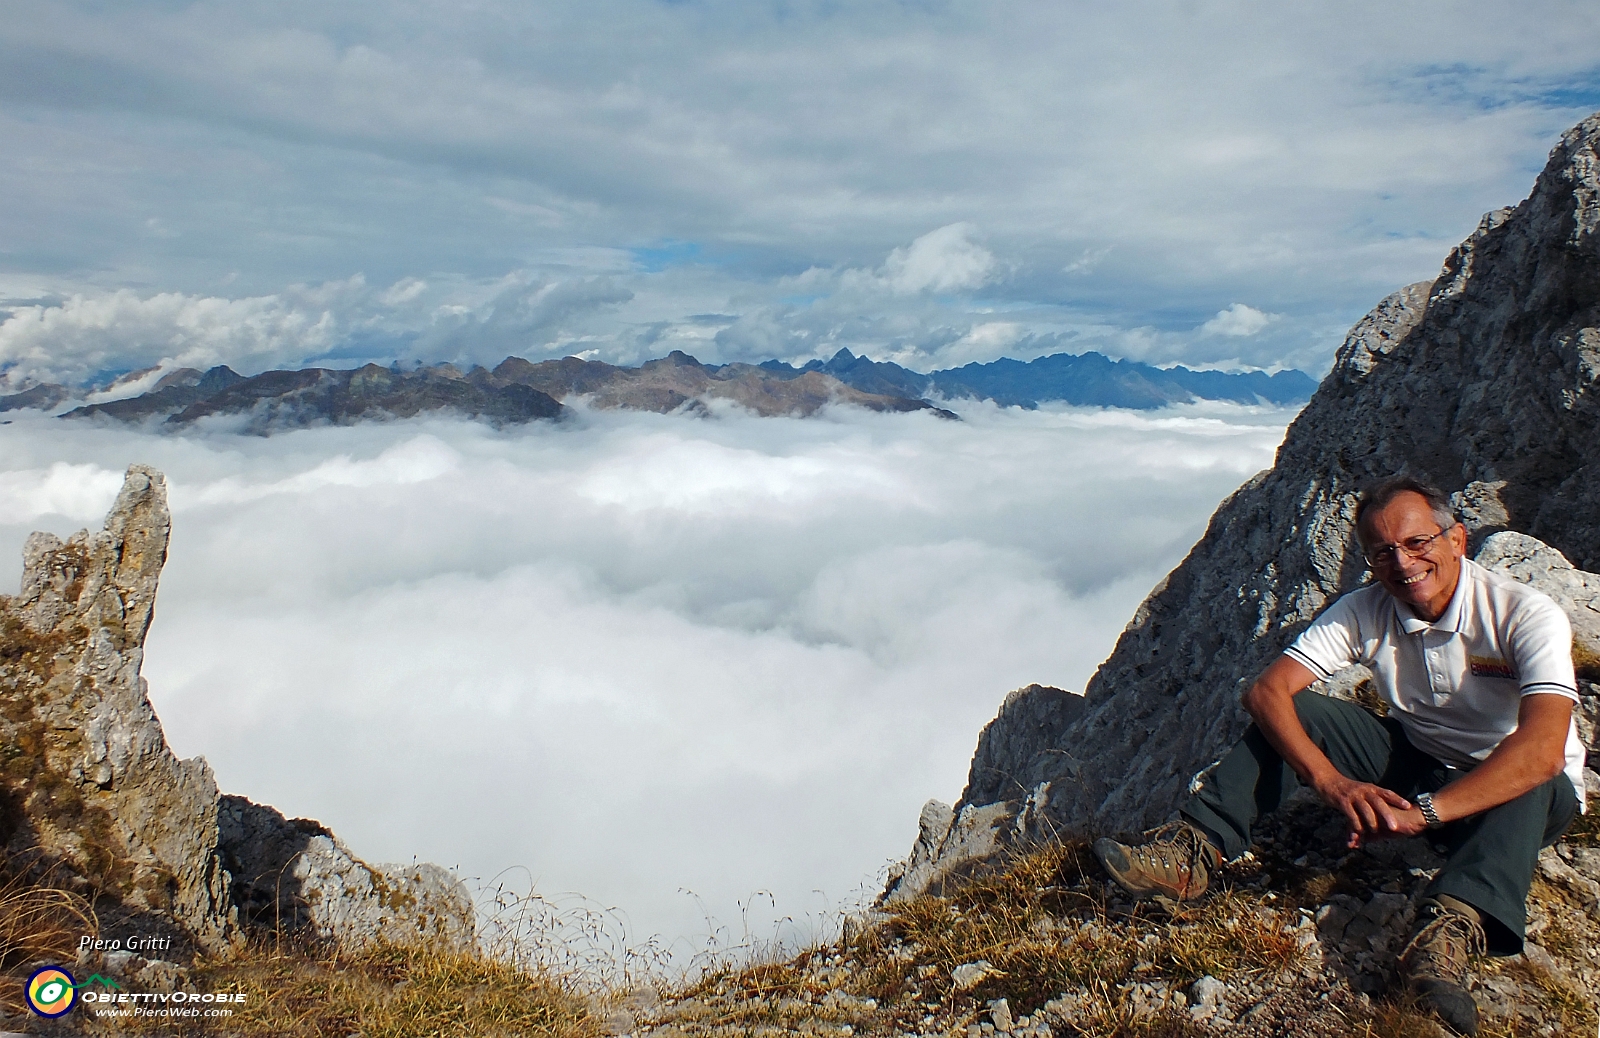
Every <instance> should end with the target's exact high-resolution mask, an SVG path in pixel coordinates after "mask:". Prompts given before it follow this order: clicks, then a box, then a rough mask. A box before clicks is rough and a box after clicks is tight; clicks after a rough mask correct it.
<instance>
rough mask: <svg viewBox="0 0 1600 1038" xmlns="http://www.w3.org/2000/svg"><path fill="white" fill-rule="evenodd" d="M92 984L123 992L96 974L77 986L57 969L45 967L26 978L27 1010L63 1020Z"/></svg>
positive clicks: (70, 977) (116, 985)
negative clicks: (80, 992)
mask: <svg viewBox="0 0 1600 1038" xmlns="http://www.w3.org/2000/svg"><path fill="white" fill-rule="evenodd" d="M91 984H99V985H100V986H101V987H106V988H110V989H112V990H113V991H121V990H122V985H121V984H118V983H117V982H116V981H114V980H112V979H111V978H110V977H102V976H101V975H100V974H98V973H96V974H95V975H94V976H92V977H90V978H89V979H88V980H86V981H84V982H83V983H81V984H80V983H78V982H77V981H75V980H73V979H72V974H70V973H68V972H67V971H66V970H64V969H62V968H61V967H60V966H45V967H44V968H42V969H38V970H35V971H34V973H33V976H31V977H29V978H28V991H27V999H28V1008H29V1009H31V1010H33V1011H34V1012H35V1013H37V1014H38V1015H40V1016H43V1017H48V1018H50V1019H55V1018H56V1017H58V1016H65V1015H66V1014H67V1013H69V1012H71V1011H72V1007H73V1006H75V1005H77V1004H78V992H79V991H81V990H82V989H84V988H86V987H88V986H89V985H91Z"/></svg>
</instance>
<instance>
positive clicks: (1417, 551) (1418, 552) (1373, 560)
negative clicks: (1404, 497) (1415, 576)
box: [1361, 523, 1457, 569]
mask: <svg viewBox="0 0 1600 1038" xmlns="http://www.w3.org/2000/svg"><path fill="white" fill-rule="evenodd" d="M1456 525H1457V524H1455V523H1451V524H1450V525H1449V526H1446V527H1445V528H1444V529H1443V530H1440V531H1439V532H1438V533H1435V534H1431V535H1429V536H1427V537H1422V536H1417V537H1407V538H1406V539H1405V540H1403V541H1401V542H1400V543H1399V544H1386V545H1384V546H1383V547H1381V548H1374V549H1372V550H1371V551H1364V552H1362V553H1361V555H1362V557H1363V558H1365V559H1366V560H1367V565H1369V566H1371V567H1372V568H1373V569H1377V568H1378V567H1379V566H1390V565H1393V564H1394V562H1395V560H1396V559H1397V558H1398V554H1397V553H1398V552H1402V551H1403V552H1405V553H1406V558H1409V559H1420V558H1422V557H1423V556H1424V555H1426V554H1427V553H1428V549H1429V548H1431V547H1433V542H1434V541H1436V540H1438V539H1439V538H1440V537H1443V536H1444V535H1445V534H1447V533H1449V532H1450V531H1451V530H1453V529H1455V527H1456Z"/></svg>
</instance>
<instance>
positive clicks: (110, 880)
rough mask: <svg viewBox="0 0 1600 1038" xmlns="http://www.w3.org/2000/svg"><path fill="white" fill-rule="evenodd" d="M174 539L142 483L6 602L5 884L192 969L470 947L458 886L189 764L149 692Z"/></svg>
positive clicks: (0, 679) (41, 554) (145, 477)
mask: <svg viewBox="0 0 1600 1038" xmlns="http://www.w3.org/2000/svg"><path fill="white" fill-rule="evenodd" d="M168 532H169V516H168V512H167V503H166V483H165V480H164V479H163V478H162V476H161V474H160V473H158V472H156V471H154V470H152V469H149V468H145V467H143V466H138V465H136V466H134V467H132V468H130V469H129V470H128V475H127V479H126V481H125V482H124V485H123V488H122V492H121V494H119V495H118V497H117V501H116V504H115V505H114V506H113V507H112V509H111V512H110V514H109V515H108V516H107V518H106V524H105V528H104V529H103V530H101V531H100V532H98V533H94V534H90V533H89V532H88V531H82V532H80V533H77V534H75V535H73V536H72V537H71V538H70V539H68V540H66V541H62V540H61V539H60V538H58V537H55V536H53V535H51V534H43V533H38V534H34V535H33V536H32V537H30V538H29V539H28V542H27V544H26V546H25V548H24V552H23V554H24V559H23V565H24V570H23V578H22V590H21V593H20V594H18V595H16V596H14V597H13V596H0V748H3V749H0V752H3V754H4V758H3V761H0V844H3V847H4V855H5V861H4V864H5V866H6V867H7V868H8V869H9V870H11V871H13V872H19V871H20V872H31V873H32V874H33V876H34V877H35V878H36V879H47V880H48V881H49V882H51V883H55V884H65V885H67V886H69V887H72V888H75V889H78V890H80V891H81V892H83V893H85V894H87V895H92V896H93V898H94V899H95V901H96V905H97V910H98V912H99V916H100V919H101V922H102V924H103V928H104V936H106V937H115V936H124V935H131V934H139V935H142V936H170V937H172V938H174V942H175V943H174V945H173V954H178V955H179V957H181V954H182V953H185V952H189V953H192V952H194V951H203V952H206V953H209V954H212V955H226V954H228V953H230V952H231V951H232V950H233V949H235V948H237V947H238V946H239V945H240V944H241V942H242V941H243V940H244V939H245V936H246V934H247V931H248V930H249V928H250V927H252V926H266V927H281V928H283V929H285V930H305V931H309V933H311V934H312V935H315V936H316V937H320V938H322V939H325V940H327V941H329V942H332V943H333V944H336V945H338V946H340V947H345V948H354V947H360V946H363V945H366V944H369V943H371V942H372V941H374V940H378V939H386V940H395V941H405V940H409V939H417V938H420V937H423V936H427V937H429V938H442V939H445V940H447V941H450V942H455V943H461V942H468V943H470V941H471V939H472V905H471V902H470V899H469V898H468V897H467V896H466V895H465V893H464V892H463V891H462V890H461V889H460V885H459V883H456V882H455V881H454V879H453V877H451V876H450V875H449V874H448V873H446V872H445V871H444V870H442V869H438V868H437V867H435V866H413V867H398V866H369V865H366V864H365V863H363V862H361V861H359V860H358V859H356V858H354V857H353V856H352V855H351V854H350V853H349V851H348V850H346V849H345V848H344V847H343V845H341V844H339V843H338V842H337V841H336V840H334V839H333V837H332V834H330V833H327V832H326V831H325V830H323V829H322V828H321V826H318V825H317V824H316V823H314V822H305V821H294V822H287V821H285V820H284V819H283V818H282V816H281V815H278V813H277V812H275V811H272V810H271V809H270V808H263V807H258V806H256V805H254V804H250V803H249V801H246V800H244V799H243V798H239V797H226V798H224V797H221V796H220V795H219V792H218V790H217V785H216V781H215V779H214V778H213V777H212V773H211V769H210V768H209V767H208V766H207V765H206V762H205V761H204V760H203V759H201V758H194V759H191V760H179V759H178V758H177V757H176V756H175V755H174V754H173V753H172V750H171V749H170V748H169V747H168V745H167V742H166V738H165V736H164V735H163V733H162V730H161V723H160V721H159V720H158V719H157V718H156V715H155V711H154V710H153V709H152V707H151V705H150V700H149V698H148V696H147V694H146V691H147V690H146V685H145V681H144V679H143V678H142V677H140V675H139V670H140V665H141V663H142V662H143V657H144V639H145V634H146V632H147V631H148V630H149V627H150V621H151V617H152V615H153V611H154V607H155V597H156V586H157V582H158V580H159V578H160V574H161V568H162V565H163V564H164V562H165V561H166V553H167V538H168ZM264 882H270V884H271V887H272V898H273V905H272V909H273V910H272V912H271V913H270V915H271V918H268V913H266V912H263V911H262V905H261V895H260V891H261V887H262V884H263V883H264ZM284 906H287V909H288V910H287V912H285V911H284V910H283V907H284Z"/></svg>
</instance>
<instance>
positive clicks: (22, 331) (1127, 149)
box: [0, 0, 1600, 379]
mask: <svg viewBox="0 0 1600 1038" xmlns="http://www.w3.org/2000/svg"><path fill="white" fill-rule="evenodd" d="M1509 27H1514V31H1511V29H1510V28H1509ZM1596 53H1600V15H1597V14H1596V13H1595V11H1593V10H1591V9H1590V8H1588V7H1586V6H1583V5H1574V4H1571V3H1568V2H1566V0H1534V2H1531V3H1517V4H1512V3H1510V2H1509V0H1470V2H1467V3H1448V4H1447V3H1444V2H1442V0H1436V2H1425V3H1415V4H1409V5H1406V7H1405V8H1404V9H1403V10H1399V11H1397V10H1396V9H1395V8H1394V5H1392V4H1379V3H1376V2H1367V0H1361V2H1354V3H1346V4H1341V5H1340V6H1339V8H1338V10H1337V11H1336V12H1332V11H1330V10H1329V9H1328V8H1327V7H1326V5H1319V4H1310V3H1287V4H1277V5H1269V6H1263V5H1260V4H1245V5H1233V6H1228V5H1223V6H1220V7H1219V6H1216V5H1210V6H1207V5H1201V6H1196V5H1193V4H1191V3H1187V2H1184V0H1150V2H1146V3H1137V4H1121V5H1095V4H1088V3H1080V2H1073V3H1045V2H1042V0H1028V2H1023V3H1016V4H1010V5H1006V6H1005V7H1004V8H1003V9H1002V8H997V7H994V6H993V5H983V4H978V3H971V2H965V0H936V2H931V3H918V4H905V3H898V2H892V0H881V2H880V0H869V2H865V3H857V4H851V5H848V6H847V7H839V6H838V5H834V4H821V3H787V2H786V3H781V4H779V3H771V4H769V3H733V2H731V0H695V2H690V3H657V2H652V0H599V2H587V0H586V2H584V3H582V4H579V3H576V2H575V0H554V2H551V3H544V4H540V5H538V6H537V7H529V6H528V5H526V4H517V3H510V2H508V0H488V2H484V3H478V4H474V5H472V6H471V7H470V8H469V9H459V8H456V7H449V6H444V5H427V4H400V3H395V2H393V0H359V2H356V3H350V4H343V5H339V7H338V8H337V9H333V8H330V7H328V6H327V5H320V4H311V3H305V2H300V0H291V2H287V3H280V4H273V5H265V6H263V5H254V6H251V5H244V6H240V5H224V4H213V3H196V4H183V5H173V4H169V3H164V2H158V0H132V2H128V3H123V4H118V5H113V6H110V7H107V6H105V5H75V4H62V3H55V2H49V0H15V2H13V3H11V4H9V5H8V7H7V17H6V18H5V19H3V20H0V134H3V136H4V140H5V141H6V149H7V156H8V160H9V161H8V162H7V163H6V164H5V166H4V168H3V169H0V200H3V201H0V240H3V241H4V242H5V243H6V244H5V246H4V249H3V250H0V307H3V308H10V309H14V310H15V311H16V314H15V316H14V317H13V320H16V321H20V322H21V323H20V324H19V325H18V326H17V327H15V328H10V329H9V330H8V331H7V332H6V333H5V334H3V335H0V367H8V368H10V369H11V373H12V376H13V378H14V379H20V378H24V377H44V376H45V375H46V374H48V373H50V372H53V371H68V370H72V371H76V370H82V369H89V370H91V371H93V372H99V371H109V370H115V369H119V368H121V369H126V368H131V367H135V366H137V363H142V362H144V361H139V362H135V360H134V357H135V356H138V357H141V358H143V359H144V360H150V359H151V358H154V360H161V359H167V358H168V357H169V355H170V357H171V358H173V359H174V361H175V362H176V360H175V358H176V357H177V356H179V355H193V356H208V357H219V358H230V357H231V358H237V359H238V360H239V363H241V364H244V365H245V366H250V365H265V364H278V363H295V362H302V361H305V360H310V359H330V358H331V359H339V358H343V359H348V360H365V359H378V360H383V361H385V362H387V360H391V359H395V358H402V359H404V358H407V357H411V356H414V355H423V354H428V351H430V350H431V351H433V353H432V354H428V355H427V356H425V358H424V359H429V360H433V359H444V355H445V354H447V353H448V354H450V355H451V356H452V357H457V358H460V359H468V360H497V359H499V358H498V356H492V354H496V353H498V354H499V355H500V356H503V355H504V354H505V353H508V352H515V353H520V354H523V355H528V356H530V357H535V358H537V357H542V356H552V355H560V354H561V353H563V352H585V351H588V350H593V351H595V354H594V355H595V356H598V357H601V358H602V359H607V360H618V361H629V362H631V361H635V360H638V359H642V358H644V357H647V356H652V355H660V354H661V353H664V352H665V351H666V350H667V349H670V348H684V347H688V348H690V349H691V352H695V351H696V350H698V351H699V352H700V353H701V354H704V357H703V359H706V360H736V359H737V360H750V359H756V360H759V359H764V357H765V356H779V357H785V358H788V359H802V360H803V359H805V358H806V357H808V356H815V355H820V354H824V353H827V352H831V351H832V350H834V349H837V348H839V347H840V346H848V347H850V348H851V349H853V350H855V351H856V352H858V353H861V352H865V353H868V354H870V355H873V356H875V357H877V356H892V357H893V358H894V359H897V360H900V361H902V362H905V363H909V364H911V365H912V366H914V367H919V368H922V369H927V368H931V367H938V366H943V365H945V364H947V363H960V362H964V361H966V360H972V359H978V360H988V359H992V358H993V357H994V356H996V355H998V353H999V352H1001V351H1009V352H1011V353H1013V354H1014V355H1015V354H1023V355H1030V354H1037V353H1041V352H1046V351H1052V350H1056V349H1074V350H1080V349H1087V348H1094V349H1101V350H1103V351H1105V352H1108V353H1111V354H1113V355H1115V356H1124V357H1133V358H1137V359H1145V360H1152V361H1157V362H1163V363H1165V362H1176V361H1181V362H1184V363H1188V364H1192V365H1193V364H1220V365H1228V364H1240V363H1243V364H1254V365H1265V366H1269V367H1270V366H1275V365H1298V366H1303V367H1306V368H1308V369H1310V370H1313V371H1317V370H1320V369H1321V368H1322V367H1323V366H1324V365H1325V364H1326V363H1327V361H1328V359H1329V358H1331V356H1332V352H1333V349H1334V348H1335V347H1336V345H1337V342H1338V338H1339V336H1340V334H1341V332H1342V331H1343V330H1344V328H1346V327H1348V325H1349V324H1350V323H1351V322H1352V321H1353V320H1354V319H1355V318H1356V317H1358V316H1359V315H1360V313H1362V312H1364V311H1365V310H1366V309H1367V308H1368V307H1370V306H1371V305H1372V304H1373V303H1374V302H1376V300H1377V299H1378V298H1380V297H1381V296H1382V295H1384V294H1386V293H1387V292H1388V291H1391V290H1392V289H1394V288H1396V287H1398V286H1400V285H1403V284H1406V283H1408V282H1411V281H1415V280H1420V279H1424V278H1428V277H1432V276H1434V275H1435V274H1436V273H1437V271H1438V269H1439V265H1440V262H1441V260H1442V259H1443V257H1444V255H1445V253H1446V252H1447V250H1448V249H1449V247H1450V246H1451V245H1453V244H1454V243H1455V242H1456V241H1458V240H1459V239H1461V238H1462V237H1464V236H1465V234H1466V233H1467V232H1468V231H1469V230H1470V229H1471V227H1472V226H1473V224H1474V223H1475V221H1476V220H1477V218H1478V216H1479V214H1481V213H1482V212H1483V211H1485V210H1487V209H1490V208H1493V207H1496V206H1499V205H1504V204H1508V203H1513V202H1515V201H1516V200H1517V199H1518V198H1520V197H1522V196H1523V195H1524V194H1525V193H1526V191H1527V188H1528V185H1529V182H1530V180H1531V178H1532V176H1533V174H1534V173H1535V172H1536V170H1537V169H1538V168H1539V166H1540V165H1541V164H1542V161H1543V156H1544V155H1545V153H1546V151H1547V150H1548V148H1549V147H1550V145H1551V144H1552V143H1553V140H1554V138H1555V135H1556V134H1558V133H1559V132H1560V131H1561V130H1562V129H1563V128H1565V127H1566V126H1568V125H1570V124H1571V123H1573V122H1575V121H1576V120H1577V119H1578V118H1580V117H1581V116H1583V115H1585V114H1587V113H1588V112H1589V111H1590V110H1592V109H1593V108H1595V107H1600V65H1597V64H1596V62H1595V59H1594V55H1595V54H1596ZM808 272H816V273H813V274H811V275H810V277H809V280H808V277H807V274H808ZM357 275H361V276H362V278H364V283H365V284H369V285H371V286H374V288H373V290H372V292H371V298H370V299H368V300H366V301H364V302H359V303H358V302H356V301H352V300H349V299H344V300H342V301H335V302H333V303H328V304H324V305H320V306H319V305H316V304H315V303H313V302H312V301H309V300H308V299H305V298H302V297H303V296H305V295H307V294H315V293H316V291H318V290H317V289H314V288H312V289H297V288H294V287H292V286H324V285H348V284H351V283H352V279H353V278H355V277H356V276H357ZM392 286H399V287H392ZM124 292H128V293H132V295H131V296H129V295H125V294H122V293H124ZM408 293H409V294H408ZM1236 306H1244V307H1247V308H1249V309H1250V310H1251V311H1253V312H1258V313H1262V314H1272V315H1277V316H1278V319H1277V320H1274V321H1273V322H1271V323H1270V324H1268V325H1263V326H1261V327H1259V328H1256V329H1255V330H1254V331H1253V332H1252V333H1251V334H1243V333H1242V331H1239V330H1240V329H1242V328H1244V327H1245V326H1242V325H1239V324H1238V323H1237V322H1235V323H1234V324H1232V325H1230V327H1231V328H1233V329H1235V331H1236V332H1237V333H1236V334H1209V333H1207V332H1206V331H1204V328H1205V327H1206V326H1207V325H1208V323H1209V322H1211V321H1213V320H1214V318H1213V315H1215V314H1217V313H1218V312H1219V311H1229V310H1231V308H1233V307H1236ZM30 307H39V308H40V309H37V310H33V309H29V308H30ZM107 315H112V316H113V317H114V319H113V320H111V321H110V323H104V321H105V319H106V317H107ZM324 318H326V319H327V321H326V322H325V321H324ZM96 321H101V322H102V323H100V324H96V323H95V322H96ZM97 329H98V330H97ZM1212 330H1213V331H1215V330H1217V329H1215V328H1213V329H1212ZM158 354H159V356H157V355H158ZM58 357H59V358H63V359H61V360H59V361H58V360H56V358H58Z"/></svg>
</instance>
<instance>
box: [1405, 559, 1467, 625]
mask: <svg viewBox="0 0 1600 1038" xmlns="http://www.w3.org/2000/svg"><path fill="white" fill-rule="evenodd" d="M1473 566H1474V563H1473V561H1472V560H1471V559H1468V558H1463V559H1462V560H1461V576H1460V577H1459V578H1457V579H1456V590H1455V594H1453V595H1451V596H1450V604H1449V605H1447V606H1445V607H1444V612H1443V613H1441V614H1439V619H1437V620H1435V621H1433V622H1432V623H1429V622H1428V621H1426V620H1424V619H1422V618H1421V617H1420V616H1418V615H1417V614H1416V613H1414V612H1412V611H1411V607H1410V606H1408V605H1406V604H1405V603H1404V602H1401V601H1399V600H1398V599H1396V600H1395V603H1394V604H1395V613H1396V615H1398V616H1399V618H1400V626H1401V628H1402V629H1403V630H1404V631H1405V632H1406V633H1407V634H1421V633H1422V632H1423V631H1430V630H1431V631H1438V632H1440V633H1443V634H1457V633H1460V631H1461V619H1462V613H1463V612H1465V605H1464V603H1465V602H1466V601H1467V595H1468V591H1467V585H1468V584H1469V583H1471V582H1472V581H1473V580H1474V579H1476V578H1475V577H1474V575H1473V572H1472V570H1473Z"/></svg>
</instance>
